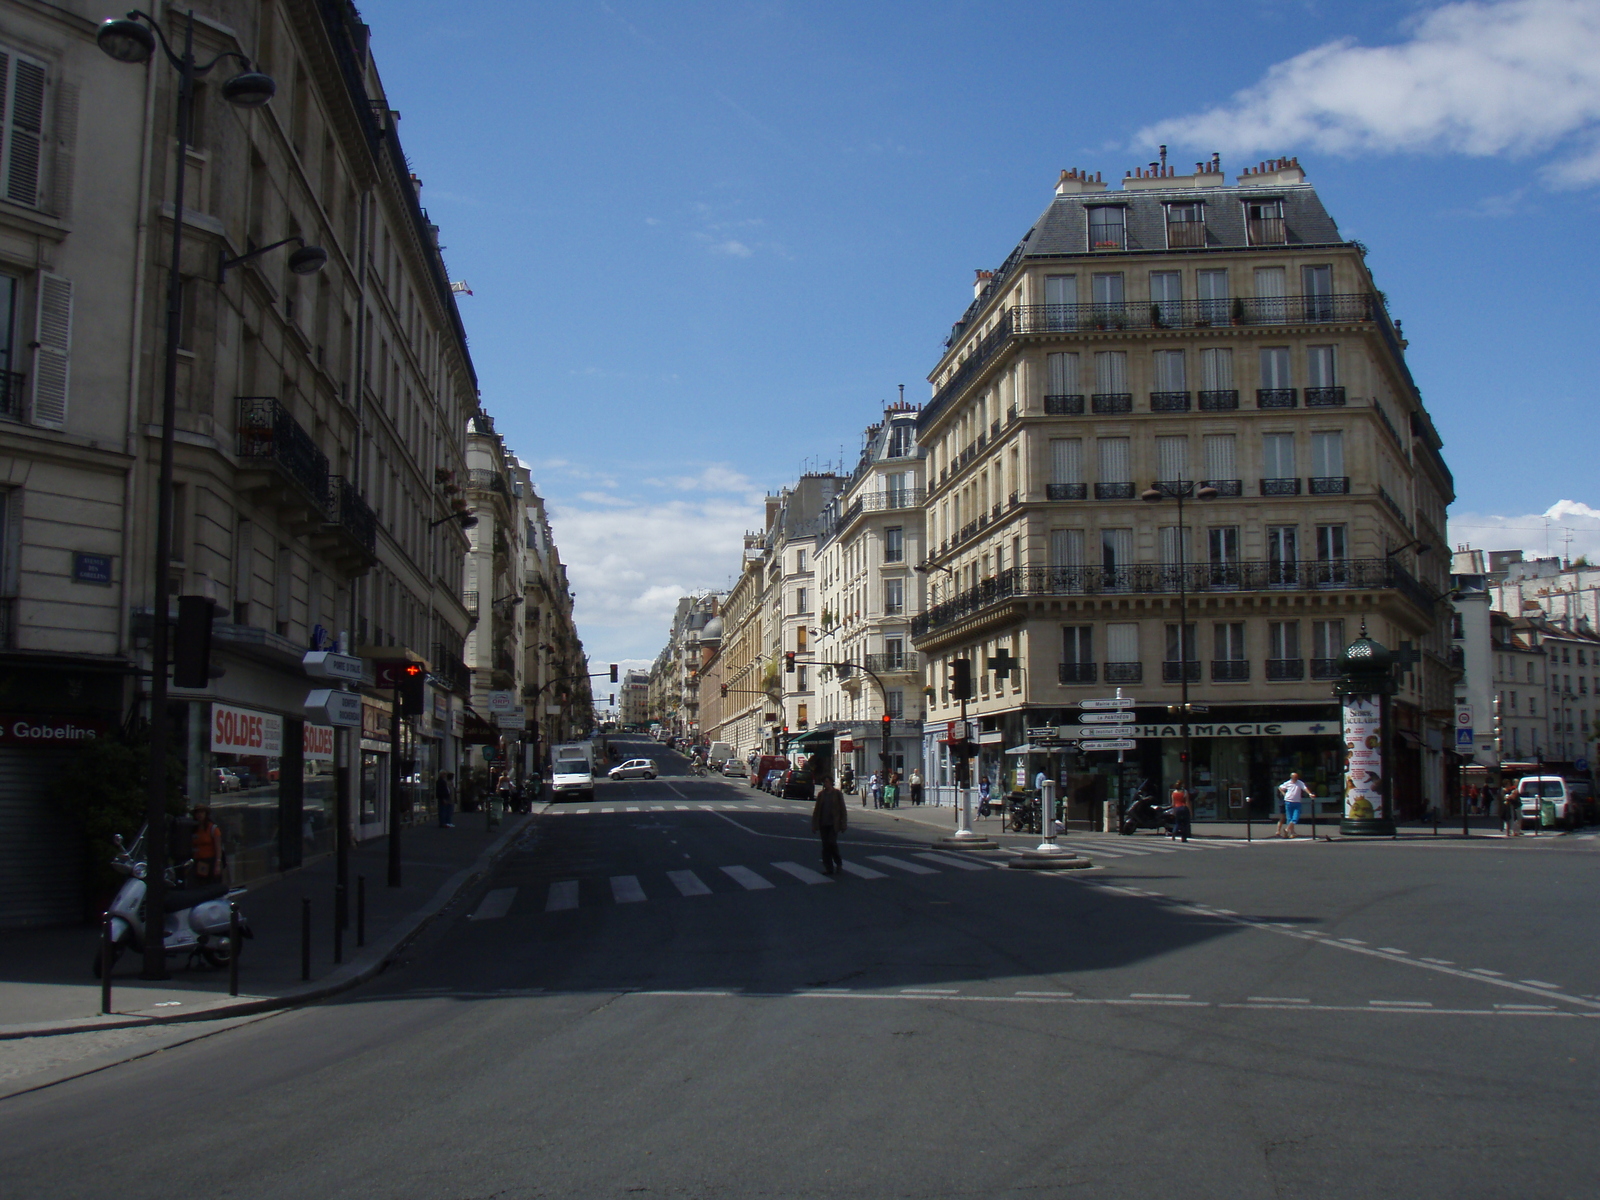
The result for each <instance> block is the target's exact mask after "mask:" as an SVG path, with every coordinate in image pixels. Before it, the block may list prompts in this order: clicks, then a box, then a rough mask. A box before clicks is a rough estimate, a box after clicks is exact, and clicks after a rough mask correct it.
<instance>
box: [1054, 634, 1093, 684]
mask: <svg viewBox="0 0 1600 1200" xmlns="http://www.w3.org/2000/svg"><path fill="white" fill-rule="evenodd" d="M1093 633H1094V626H1092V625H1063V626H1062V627H1061V661H1062V662H1064V663H1068V664H1071V665H1074V666H1076V665H1079V664H1087V663H1092V662H1094V637H1093ZM1084 682H1092V680H1086V681H1084Z"/></svg>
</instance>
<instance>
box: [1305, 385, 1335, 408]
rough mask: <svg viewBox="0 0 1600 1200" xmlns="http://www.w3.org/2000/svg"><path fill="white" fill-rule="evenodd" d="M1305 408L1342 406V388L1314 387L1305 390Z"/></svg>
mask: <svg viewBox="0 0 1600 1200" xmlns="http://www.w3.org/2000/svg"><path fill="white" fill-rule="evenodd" d="M1305 399H1306V407H1307V408H1343V407H1344V388H1342V387H1315V388H1307V389H1306V390H1305Z"/></svg>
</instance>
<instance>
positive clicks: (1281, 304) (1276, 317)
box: [1256, 267, 1289, 325]
mask: <svg viewBox="0 0 1600 1200" xmlns="http://www.w3.org/2000/svg"><path fill="white" fill-rule="evenodd" d="M1287 295H1288V285H1287V283H1286V282H1285V279H1284V270H1283V268H1282V267H1257V268H1256V320H1258V321H1262V322H1265V323H1266V324H1268V325H1281V324H1283V322H1284V321H1285V320H1286V319H1287V318H1288V315H1289V313H1288V303H1287V301H1286V296H1287Z"/></svg>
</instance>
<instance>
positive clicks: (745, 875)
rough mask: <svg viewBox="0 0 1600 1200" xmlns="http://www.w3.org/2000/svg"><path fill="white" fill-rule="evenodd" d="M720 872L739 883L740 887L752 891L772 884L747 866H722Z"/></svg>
mask: <svg viewBox="0 0 1600 1200" xmlns="http://www.w3.org/2000/svg"><path fill="white" fill-rule="evenodd" d="M722 873H723V874H724V875H726V876H727V877H728V878H729V879H731V880H733V881H734V882H735V883H737V884H739V885H740V886H741V887H744V888H747V889H748V890H750V891H752V892H753V891H756V890H758V889H760V888H769V887H771V886H772V884H770V883H768V882H767V881H766V880H765V879H763V878H761V876H759V875H757V874H756V873H755V872H754V871H752V870H751V869H750V868H749V867H723V868H722Z"/></svg>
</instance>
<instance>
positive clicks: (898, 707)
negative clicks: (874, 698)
mask: <svg viewBox="0 0 1600 1200" xmlns="http://www.w3.org/2000/svg"><path fill="white" fill-rule="evenodd" d="M883 702H884V711H885V712H886V713H888V714H889V717H890V719H891V720H895V721H898V720H899V719H900V718H901V717H903V716H905V714H906V694H905V693H904V692H903V691H901V690H900V689H899V688H889V689H887V690H886V691H885V692H884V693H883Z"/></svg>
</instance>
